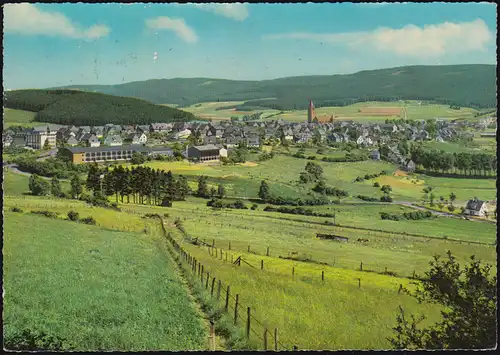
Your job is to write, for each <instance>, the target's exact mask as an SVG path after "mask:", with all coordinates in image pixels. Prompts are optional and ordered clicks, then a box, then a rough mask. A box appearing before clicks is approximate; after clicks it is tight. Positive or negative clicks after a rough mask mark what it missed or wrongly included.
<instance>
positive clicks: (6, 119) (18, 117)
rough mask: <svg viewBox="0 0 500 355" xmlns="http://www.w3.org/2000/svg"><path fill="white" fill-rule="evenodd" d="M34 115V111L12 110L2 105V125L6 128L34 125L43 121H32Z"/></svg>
mask: <svg viewBox="0 0 500 355" xmlns="http://www.w3.org/2000/svg"><path fill="white" fill-rule="evenodd" d="M35 115H36V112H31V111H23V110H14V109H10V108H5V107H4V114H3V126H4V128H8V127H9V126H23V127H36V126H39V125H41V124H43V122H36V121H33V119H34V118H35Z"/></svg>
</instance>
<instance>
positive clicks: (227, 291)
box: [224, 286, 230, 312]
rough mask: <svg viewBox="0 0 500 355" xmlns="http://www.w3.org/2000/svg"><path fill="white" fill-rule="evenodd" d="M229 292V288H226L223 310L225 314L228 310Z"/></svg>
mask: <svg viewBox="0 0 500 355" xmlns="http://www.w3.org/2000/svg"><path fill="white" fill-rule="evenodd" d="M229 292H230V286H227V290H226V305H225V307H224V308H225V310H226V312H227V310H228V307H229Z"/></svg>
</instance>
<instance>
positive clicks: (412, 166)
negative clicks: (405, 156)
mask: <svg viewBox="0 0 500 355" xmlns="http://www.w3.org/2000/svg"><path fill="white" fill-rule="evenodd" d="M415 168H416V166H415V163H414V162H413V160H411V159H410V160H408V161H407V162H406V163H405V165H404V167H403V169H404V170H406V171H407V172H409V173H413V172H414V171H415Z"/></svg>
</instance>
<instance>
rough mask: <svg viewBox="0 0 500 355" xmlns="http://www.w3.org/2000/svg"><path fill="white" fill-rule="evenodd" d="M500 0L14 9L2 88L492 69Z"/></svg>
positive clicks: (8, 12)
mask: <svg viewBox="0 0 500 355" xmlns="http://www.w3.org/2000/svg"><path fill="white" fill-rule="evenodd" d="M495 35H496V5H493V4H488V3H469V4H467V3H456V4H453V3H422V4H418V3H400V4H352V3H342V4H334V3H332V4H330V3H324V4H315V3H309V4H231V5H227V4H226V5H224V4H204V5H195V4H142V3H140V4H126V5H121V4H116V3H113V4H71V3H65V4H26V3H25V4H9V5H6V6H4V68H3V77H4V88H6V89H20V88H43V87H50V86H61V85H71V84H119V83H125V82H131V81H137V80H146V79H155V78H176V77H209V78H225V79H240V80H263V79H273V78H279V77H286V76H299V75H331V74H345V73H353V72H356V71H360V70H367V69H378V68H388V67H397V66H402V65H418V64H428V65H437V64H443V65H444V64H475V63H480V64H496V38H495Z"/></svg>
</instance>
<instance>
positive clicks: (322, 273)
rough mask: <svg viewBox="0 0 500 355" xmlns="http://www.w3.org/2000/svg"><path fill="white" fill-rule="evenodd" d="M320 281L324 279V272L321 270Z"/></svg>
mask: <svg viewBox="0 0 500 355" xmlns="http://www.w3.org/2000/svg"><path fill="white" fill-rule="evenodd" d="M321 281H325V272H324V271H321Z"/></svg>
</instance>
